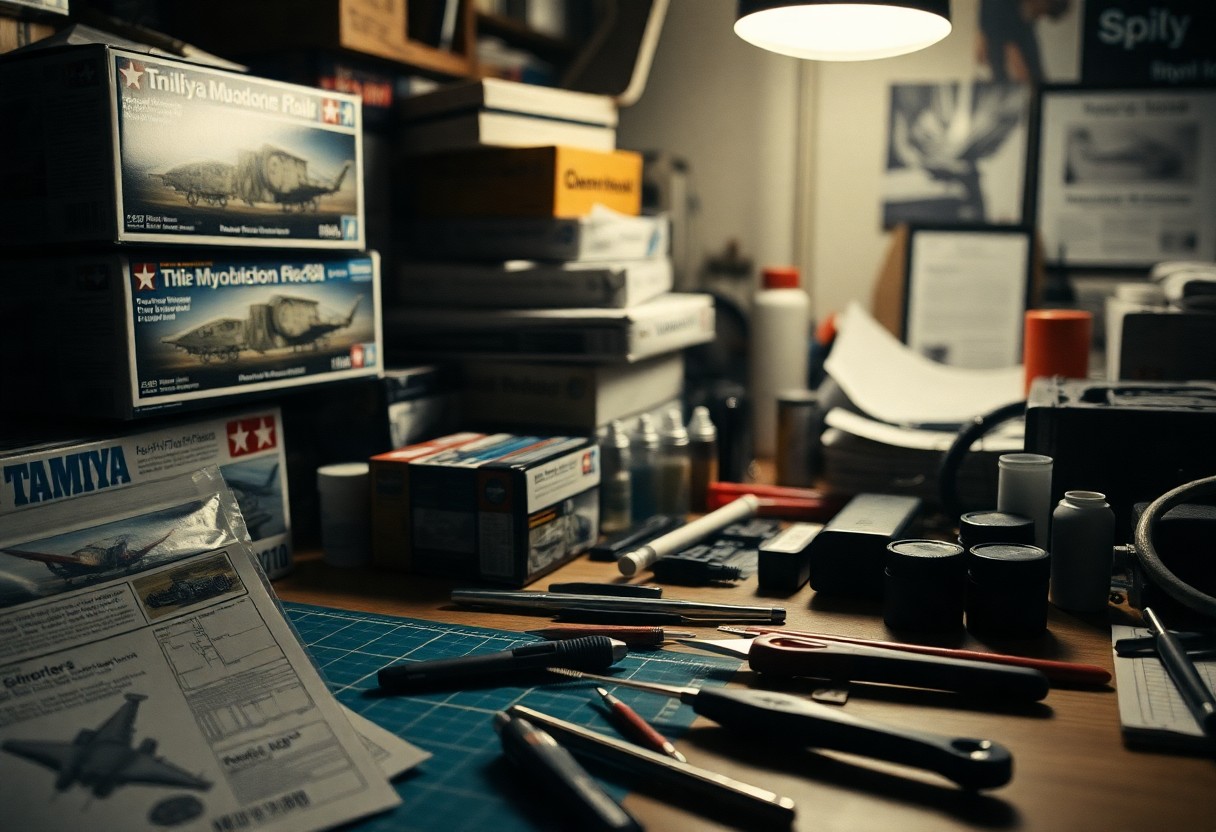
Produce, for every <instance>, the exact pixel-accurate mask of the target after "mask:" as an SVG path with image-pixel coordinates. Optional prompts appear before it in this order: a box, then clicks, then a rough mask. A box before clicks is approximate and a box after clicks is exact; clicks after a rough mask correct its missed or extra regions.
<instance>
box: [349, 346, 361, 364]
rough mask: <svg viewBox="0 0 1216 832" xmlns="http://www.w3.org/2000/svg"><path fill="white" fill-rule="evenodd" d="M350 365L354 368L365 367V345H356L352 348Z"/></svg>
mask: <svg viewBox="0 0 1216 832" xmlns="http://www.w3.org/2000/svg"><path fill="white" fill-rule="evenodd" d="M350 365H351V366H352V367H362V366H363V345H362V344H355V345H354V346H352V347H351V348H350Z"/></svg>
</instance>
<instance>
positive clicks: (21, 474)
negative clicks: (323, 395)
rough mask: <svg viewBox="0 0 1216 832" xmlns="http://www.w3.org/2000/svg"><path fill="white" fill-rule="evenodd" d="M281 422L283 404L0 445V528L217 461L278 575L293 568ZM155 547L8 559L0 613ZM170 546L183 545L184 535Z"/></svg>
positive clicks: (109, 546) (130, 542)
mask: <svg viewBox="0 0 1216 832" xmlns="http://www.w3.org/2000/svg"><path fill="white" fill-rule="evenodd" d="M282 425H283V422H282V419H281V417H280V413H279V408H277V407H273V406H268V407H254V408H250V409H242V410H225V411H220V412H218V413H212V414H208V415H206V416H204V417H201V418H200V417H198V416H195V417H194V418H182V419H173V420H162V421H157V422H156V423H149V424H147V425H141V426H140V428H139V429H138V431H136V430H134V429H132V430H130V431H124V432H120V433H115V434H111V435H108V436H105V437H96V438H94V437H90V438H87V439H81V438H75V437H74V438H71V439H61V438H55V439H51V440H41V441H36V442H34V443H32V444H30V445H26V446H23V447H12V448H6V449H0V473H2V476H0V523H2V522H3V521H4V518H5V517H7V516H10V515H12V514H13V513H15V512H19V511H26V510H30V509H37V508H38V507H39V506H44V505H47V504H48V503H52V502H59V501H61V500H68V499H72V498H73V497H79V496H82V495H85V494H92V493H95V492H97V491H101V490H105V489H112V488H125V487H126V486H129V485H138V484H140V483H144V482H149V481H151V480H157V479H162V478H165V477H170V476H174V475H177V474H181V473H184V472H190V471H196V470H198V469H199V468H203V467H205V466H208V465H218V466H219V469H220V472H221V473H222V474H223V476H224V481H225V482H226V483H227V484H228V487H229V488H230V489H231V490H232V492H233V494H234V495H235V496H236V498H237V502H238V503H239V504H240V507H241V514H242V516H243V517H244V519H245V525H246V526H247V527H248V529H249V536H250V538H251V540H252V541H253V546H254V550H255V551H256V552H257V554H258V560H259V561H260V562H261V564H262V568H263V569H264V570H265V571H266V574H267V575H268V576H270V577H271V578H277V577H280V576H281V575H285V574H286V573H287V572H288V571H289V570H290V569H291V565H292V555H291V549H292V547H291V543H292V541H291V514H290V509H289V504H288V495H287V471H286V468H287V463H286V455H285V449H284V441H283V428H282ZM172 534H173V536H177V537H179V538H182V537H183V536H185V535H189V534H190V529H189V528H187V527H186V526H181V527H179V528H178V529H176V530H175V531H174V532H173V533H172ZM159 542H160V541H158V540H156V539H151V540H140V539H132V538H127V537H124V538H123V539H108V540H100V541H89V543H88V545H87V546H85V547H84V548H82V549H80V550H78V551H76V552H62V551H58V552H57V551H44V550H33V549H31V550H30V551H26V552H24V553H23V554H20V555H15V556H13V557H6V558H4V562H3V563H2V564H0V607H2V606H4V603H5V597H6V595H7V596H8V597H9V599H10V600H12V598H13V597H15V596H17V595H20V594H22V593H28V592H35V591H36V590H37V589H38V588H40V587H42V586H44V585H46V584H47V582H48V581H56V580H63V581H87V580H88V579H89V578H91V577H97V578H100V579H107V578H109V577H112V576H113V575H114V574H115V570H118V569H120V568H122V564H124V563H133V562H134V560H135V559H138V558H139V557H142V556H143V555H144V554H147V553H149V552H151V551H152V550H153V549H155V548H156V546H157V545H158V544H159ZM174 542H175V543H177V544H178V545H179V547H180V546H181V545H183V544H184V539H178V540H176V541H174ZM9 554H10V555H13V552H12V551H10V552H9Z"/></svg>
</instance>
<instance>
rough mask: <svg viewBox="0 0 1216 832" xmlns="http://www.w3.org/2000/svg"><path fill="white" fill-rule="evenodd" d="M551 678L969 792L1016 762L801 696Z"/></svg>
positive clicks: (978, 746)
mask: <svg viewBox="0 0 1216 832" xmlns="http://www.w3.org/2000/svg"><path fill="white" fill-rule="evenodd" d="M549 672H550V673H556V674H560V675H562V676H569V677H572V678H575V679H590V680H593V681H596V682H599V683H600V684H604V683H607V684H614V685H623V686H625V687H631V688H636V689H638V690H646V691H650V692H651V693H659V694H663V695H664V696H674V697H676V698H677V699H679V700H680V701H681V702H686V703H688V704H689V705H691V706H692V709H693V710H694V711H696V712H697V713H699V714H701V715H702V716H704V717H707V718H709V719H712V720H713V721H714V722H717V723H718V724H719V725H721V726H723V727H724V728H735V729H739V730H741V731H745V732H747V733H748V734H750V735H751V736H753V737H763V738H765V739H767V740H775V741H780V742H784V743H797V744H799V745H804V746H810V747H813V748H827V749H832V750H835V751H843V752H845V753H849V754H858V755H861V756H863V757H871V758H873V759H876V760H886V761H887V762H891V763H898V764H901V765H906V766H911V767H913V768H919V769H925V770H927V771H933V772H937V773H938V774H940V775H942V776H943V777H945V778H947V779H948V780H951V781H953V782H955V783H957V784H958V785H960V786H962V787H963V788H965V789H975V790H979V789H994V788H996V787H998V786H1003V785H1005V784H1006V783H1008V782H1009V780H1010V778H1011V777H1012V776H1013V755H1012V754H1010V752H1009V749H1007V748H1005V747H1004V746H1003V745H1001V744H1000V743H997V742H993V741H992V740H983V739H971V738H969V737H947V736H943V735H941V734H931V733H928V732H925V731H912V730H909V729H906V728H897V727H894V726H890V725H884V724H882V723H879V722H871V721H868V720H863V719H859V718H858V717H855V716H852V715H850V714H846V713H844V712H842V711H840V710H839V709H836V708H831V707H828V706H827V705H820V704H818V703H816V702H809V701H807V700H805V699H800V698H799V697H797V696H790V695H788V694H784V693H776V692H773V691H759V690H728V689H723V690H714V689H709V688H705V689H700V690H698V689H697V688H682V687H676V686H674V685H660V684H655V683H651V682H638V681H635V680H633V679H613V678H611V677H608V676H597V675H595V674H592V673H584V672H582V671H579V670H570V669H567V668H550V669H549Z"/></svg>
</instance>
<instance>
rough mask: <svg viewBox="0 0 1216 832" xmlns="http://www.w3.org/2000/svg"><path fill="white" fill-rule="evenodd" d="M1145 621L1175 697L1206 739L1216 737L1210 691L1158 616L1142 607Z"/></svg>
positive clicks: (1214, 704)
mask: <svg viewBox="0 0 1216 832" xmlns="http://www.w3.org/2000/svg"><path fill="white" fill-rule="evenodd" d="M1144 617H1145V618H1146V619H1147V620H1148V625H1149V629H1151V630H1152V631H1153V644H1154V646H1155V647H1156V648H1157V655H1158V656H1159V657H1160V658H1161V664H1163V665H1165V672H1166V673H1168V674H1169V676H1170V679H1171V680H1173V682H1174V687H1176V688H1178V695H1179V696H1181V697H1182V701H1183V702H1185V703H1186V707H1187V709H1188V710H1190V712H1191V716H1193V717H1195V721H1196V722H1197V723H1199V727H1200V728H1201V729H1203V733H1204V734H1205V735H1206V736H1208V737H1209V738H1210V737H1216V699H1213V698H1212V691H1211V690H1210V689H1209V688H1208V686H1207V684H1206V683H1205V682H1204V681H1203V677H1201V676H1200V675H1199V671H1198V670H1196V669H1195V665H1194V663H1193V662H1192V661H1191V659H1190V657H1189V656H1187V654H1186V650H1185V649H1184V648H1183V646H1182V645H1181V644H1179V643H1178V639H1176V638H1174V634H1173V633H1171V632H1170V631H1169V630H1167V629H1166V628H1165V625H1163V624H1162V623H1161V619H1160V618H1158V617H1157V614H1156V613H1155V612H1153V611H1152V610H1151V609H1149V608H1148V607H1145V608H1144Z"/></svg>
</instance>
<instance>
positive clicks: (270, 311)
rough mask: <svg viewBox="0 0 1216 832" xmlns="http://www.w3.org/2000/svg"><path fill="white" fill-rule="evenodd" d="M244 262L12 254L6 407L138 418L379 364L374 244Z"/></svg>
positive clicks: (3, 282)
mask: <svg viewBox="0 0 1216 832" xmlns="http://www.w3.org/2000/svg"><path fill="white" fill-rule="evenodd" d="M237 258H238V255H235V254H233V253H232V252H215V251H207V252H205V253H204V254H202V256H195V257H190V258H188V259H186V258H181V257H171V256H169V255H166V254H164V253H163V252H149V253H147V254H142V253H141V254H138V255H126V254H123V253H119V252H115V253H107V254H98V255H94V256H88V257H79V258H68V259H63V260H49V259H46V260H44V259H37V260H33V259H31V260H3V261H0V290H2V291H3V294H4V303H3V304H0V348H2V349H3V355H4V356H5V358H4V360H3V361H0V387H3V389H4V391H5V395H4V396H3V397H0V411H3V412H13V413H17V414H30V413H44V414H47V415H50V416H57V417H61V416H63V415H64V414H87V415H88V416H89V417H90V418H94V419H96V418H103V419H129V418H133V417H140V416H145V415H149V414H153V413H157V412H161V411H166V410H170V409H177V408H186V407H193V408H196V407H203V406H214V404H215V402H216V400H218V399H220V398H225V399H226V398H228V397H230V396H233V395H252V394H265V393H267V392H268V391H274V390H281V389H286V388H294V387H300V386H303V385H309V384H316V383H319V382H327V381H337V380H341V379H349V378H359V377H365V376H376V375H378V374H379V372H380V370H381V368H382V367H383V361H382V358H381V353H382V349H381V329H380V317H381V316H380V290H379V286H380V279H379V260H378V258H377V256H376V255H375V253H374V252H371V253H365V254H357V255H350V256H340V255H335V254H330V255H318V256H316V257H313V258H311V259H309V258H308V255H307V253H305V252H291V253H289V254H286V255H284V256H280V257H276V258H273V259H271V258H269V257H267V256H266V255H264V254H257V255H253V256H249V257H241V258H239V259H237ZM34 345H37V351H36V353H34V352H31V347H33V346H34Z"/></svg>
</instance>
